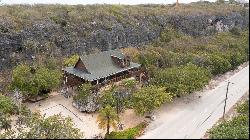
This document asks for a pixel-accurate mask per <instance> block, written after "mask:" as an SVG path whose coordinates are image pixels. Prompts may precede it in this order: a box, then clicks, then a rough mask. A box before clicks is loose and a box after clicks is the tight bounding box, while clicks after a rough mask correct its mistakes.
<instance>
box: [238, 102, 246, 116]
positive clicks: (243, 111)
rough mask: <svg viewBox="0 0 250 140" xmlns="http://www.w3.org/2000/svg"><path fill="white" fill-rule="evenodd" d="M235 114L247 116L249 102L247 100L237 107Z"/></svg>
mask: <svg viewBox="0 0 250 140" xmlns="http://www.w3.org/2000/svg"><path fill="white" fill-rule="evenodd" d="M237 112H238V113H240V114H245V115H249V100H247V101H245V102H244V103H243V104H241V105H239V106H237Z"/></svg>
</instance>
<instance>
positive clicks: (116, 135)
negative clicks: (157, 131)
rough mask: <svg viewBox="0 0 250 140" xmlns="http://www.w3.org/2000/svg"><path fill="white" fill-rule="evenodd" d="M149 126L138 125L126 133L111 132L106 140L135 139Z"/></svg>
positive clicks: (143, 123)
mask: <svg viewBox="0 0 250 140" xmlns="http://www.w3.org/2000/svg"><path fill="white" fill-rule="evenodd" d="M146 126H147V124H146V123H145V122H142V123H140V124H138V125H137V126H135V127H133V128H128V129H126V130H124V131H118V132H115V131H113V132H111V133H110V134H109V135H106V136H105V138H106V139H135V138H136V136H138V135H139V134H140V133H141V132H142V131H143V129H144V128H145V127H146Z"/></svg>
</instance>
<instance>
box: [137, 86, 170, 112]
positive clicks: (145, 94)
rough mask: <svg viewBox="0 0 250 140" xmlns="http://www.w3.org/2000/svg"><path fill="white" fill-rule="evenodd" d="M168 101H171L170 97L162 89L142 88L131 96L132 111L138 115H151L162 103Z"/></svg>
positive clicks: (154, 87) (153, 87)
mask: <svg viewBox="0 0 250 140" xmlns="http://www.w3.org/2000/svg"><path fill="white" fill-rule="evenodd" d="M170 101H172V95H171V94H169V93H166V89H165V88H164V87H156V86H148V87H143V88H141V89H140V90H138V91H137V92H136V93H134V94H133V103H134V109H135V111H136V112H137V113H138V114H140V115H144V114H145V113H152V111H154V110H155V109H157V108H159V107H160V106H161V105H162V104H163V103H166V102H170Z"/></svg>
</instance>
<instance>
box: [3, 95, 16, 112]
mask: <svg viewBox="0 0 250 140" xmlns="http://www.w3.org/2000/svg"><path fill="white" fill-rule="evenodd" d="M16 112H17V106H16V105H15V104H14V102H13V101H12V100H11V99H10V98H9V97H7V96H4V95H2V94H0V114H14V113H16Z"/></svg>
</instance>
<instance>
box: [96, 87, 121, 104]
mask: <svg viewBox="0 0 250 140" xmlns="http://www.w3.org/2000/svg"><path fill="white" fill-rule="evenodd" d="M117 91H118V88H117V87H116V86H115V85H111V88H110V89H109V90H105V91H104V93H103V94H102V96H101V98H100V99H99V102H100V103H101V105H102V107H105V106H111V107H115V106H116V99H115V97H114V94H115V92H117Z"/></svg>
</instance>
